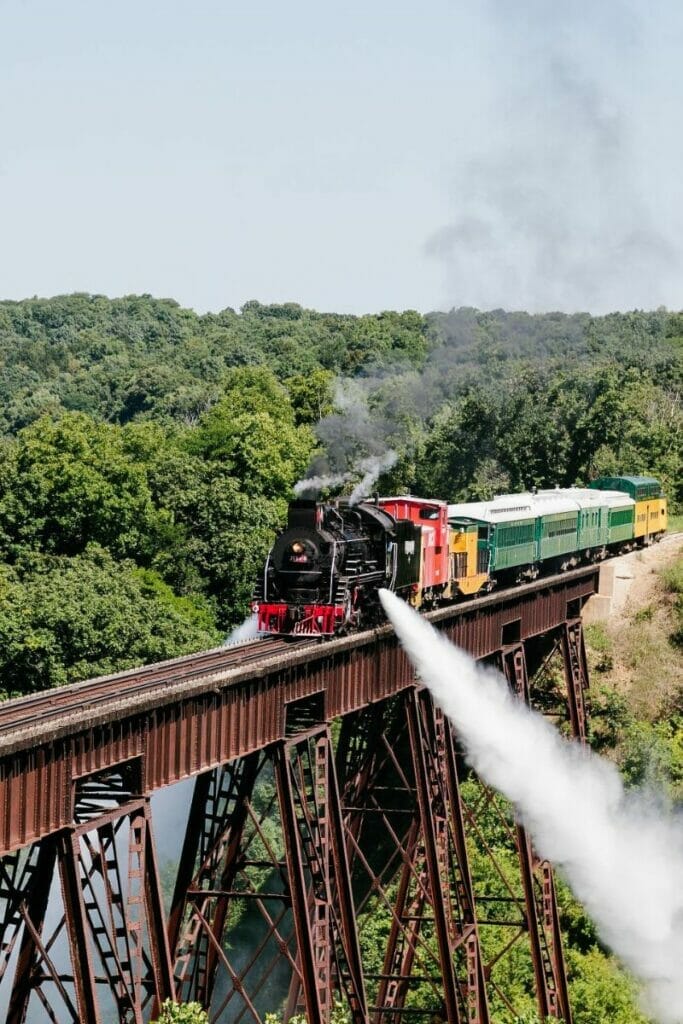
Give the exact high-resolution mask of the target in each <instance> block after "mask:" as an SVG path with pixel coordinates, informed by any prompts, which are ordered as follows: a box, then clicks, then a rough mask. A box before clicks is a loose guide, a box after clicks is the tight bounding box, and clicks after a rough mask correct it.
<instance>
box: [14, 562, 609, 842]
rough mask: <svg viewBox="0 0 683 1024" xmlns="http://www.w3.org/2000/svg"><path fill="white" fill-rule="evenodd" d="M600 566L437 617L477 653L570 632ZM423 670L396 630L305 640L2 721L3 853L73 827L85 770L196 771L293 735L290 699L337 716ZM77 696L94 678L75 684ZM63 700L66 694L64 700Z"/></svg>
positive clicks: (434, 616)
mask: <svg viewBox="0 0 683 1024" xmlns="http://www.w3.org/2000/svg"><path fill="white" fill-rule="evenodd" d="M596 586H597V570H595V569H583V570H576V571H575V572H572V573H567V574H566V576H565V577H561V578H557V577H553V578H552V579H551V580H545V581H537V582H536V583H534V584H529V585H527V586H525V587H520V588H519V589H518V590H517V591H506V592H504V593H501V594H499V595H495V594H492V595H490V596H488V597H485V598H481V599H480V600H479V601H477V602H468V603H464V604H462V605H454V606H452V607H448V608H444V609H441V610H439V611H437V612H433V613H430V614H429V615H428V618H429V619H430V620H431V621H432V622H433V624H434V625H435V626H436V627H437V628H438V629H440V630H442V631H443V632H444V633H445V634H446V635H447V636H448V637H449V639H451V640H452V641H453V642H454V643H456V644H458V645H459V646H460V647H462V648H463V649H464V650H466V651H468V652H469V653H470V654H471V655H472V656H473V657H474V658H478V659H481V658H490V657H493V656H494V655H495V654H496V653H497V652H499V651H500V649H501V647H502V646H503V644H504V642H505V634H506V631H509V630H510V629H511V628H514V631H515V633H516V634H518V636H519V639H520V640H521V641H525V640H527V639H528V638H530V637H534V636H538V635H539V634H544V633H548V632H551V631H553V630H556V629H558V628H559V627H560V626H562V624H563V623H564V622H566V621H567V620H568V619H569V618H573V617H575V615H576V614H578V613H579V612H580V608H581V605H582V603H583V602H584V601H585V600H587V599H588V597H589V596H590V595H591V594H592V593H594V592H595V590H596ZM412 678H413V670H412V667H411V665H410V663H409V661H408V658H407V656H406V655H405V653H404V652H403V651H402V650H401V648H400V647H399V645H398V643H397V641H396V638H395V636H394V634H393V632H392V630H391V629H390V627H388V626H386V627H382V628H380V629H377V630H373V631H370V632H367V633H363V634H359V635H358V636H356V637H349V638H343V639H340V640H333V641H330V642H329V643H327V644H323V645H317V644H312V645H305V646H304V647H303V648H298V647H297V646H296V645H294V646H293V648H292V649H291V653H290V652H289V648H288V649H287V650H286V651H285V652H284V653H280V654H278V656H277V657H272V658H270V660H268V658H266V659H265V660H264V661H260V662H259V661H254V662H249V664H247V665H245V666H243V667H232V668H230V669H229V670H226V671H225V672H224V673H223V674H219V675H218V676H210V677H208V678H206V679H200V680H197V679H194V678H193V679H192V680H191V681H189V682H185V683H183V682H178V683H177V684H176V683H174V684H173V685H171V684H169V685H168V686H166V687H164V688H163V689H162V690H161V692H160V693H157V691H156V690H154V691H153V692H152V693H150V695H149V696H147V695H145V694H144V692H143V693H142V694H141V695H140V694H138V695H137V696H136V697H135V698H130V699H127V700H125V701H124V700H123V699H122V698H121V697H120V696H119V695H118V694H115V693H114V694H112V697H111V700H110V701H109V703H108V705H107V707H106V710H101V711H100V710H98V711H96V712H95V711H93V710H92V709H91V708H90V706H89V705H88V702H87V700H86V699H85V698H84V706H83V708H82V709H81V710H78V708H75V709H73V710H70V712H69V714H68V716H66V717H65V718H64V719H60V718H59V714H58V712H57V711H55V713H54V714H53V715H52V716H51V717H47V718H45V719H41V720H40V721H39V722H38V723H37V724H36V723H35V722H33V719H32V718H31V715H30V713H29V717H28V719H27V721H26V722H25V723H24V726H21V727H20V726H19V725H16V726H14V727H13V728H12V729H11V730H10V731H3V729H2V728H0V857H1V856H3V855H4V854H6V853H9V852H10V851H11V850H13V849H17V848H18V847H21V846H26V845H28V844H29V843H32V842H35V841H37V840H38V839H40V838H42V837H43V836H45V835H49V834H51V833H53V832H56V831H59V830H60V829H62V828H68V827H69V826H70V824H71V821H72V807H71V802H72V791H73V786H74V784H75V782H76V780H77V779H78V778H79V777H83V776H89V775H92V774H93V773H94V772H96V771H101V770H104V769H106V768H108V767H111V766H114V765H117V764H121V763H124V762H126V763H127V762H137V763H139V765H140V772H141V776H142V782H141V785H142V791H143V792H144V793H146V794H150V793H151V792H153V791H154V790H155V789H158V788H159V787H161V786H166V785H169V784H171V783H173V782H178V781H180V780H181V779H184V778H188V777H192V776H196V775H199V774H201V773H202V772H204V771H207V770H208V769H210V768H214V767H219V766H220V765H222V764H226V763H227V762H229V761H233V760H235V759H236V758H239V757H244V756H246V755H247V754H250V753H253V752H254V751H257V750H261V749H263V748H264V747H265V746H268V745H269V744H271V743H277V742H280V741H282V740H283V739H284V738H285V736H286V718H287V710H286V709H287V707H288V706H290V705H291V704H292V703H296V702H297V701H300V700H305V699H307V698H311V699H312V698H314V697H315V696H316V695H317V696H318V698H319V700H320V702H321V705H322V709H323V717H324V718H325V720H327V721H331V720H332V719H334V718H337V717H340V716H343V715H346V714H349V713H350V712H352V711H357V710H359V709H361V708H363V707H367V706H369V705H370V704H372V703H375V702H377V701H381V700H385V699H387V698H388V697H391V696H392V695H394V694H396V693H398V692H400V690H401V689H404V688H405V687H406V686H409V685H410V683H411V682H412ZM63 689H64V690H65V691H69V692H70V693H73V694H74V695H75V696H77V697H80V696H83V695H84V694H85V693H86V692H87V688H85V684H79V687H78V688H76V689H73V690H72V689H71V688H69V687H64V688H63ZM56 699H57V698H55V700H56Z"/></svg>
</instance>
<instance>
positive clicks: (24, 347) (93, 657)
mask: <svg viewBox="0 0 683 1024" xmlns="http://www.w3.org/2000/svg"><path fill="white" fill-rule="evenodd" d="M0 364H1V366H2V373H1V374H0V687H1V688H2V692H3V694H4V695H15V694H19V693H25V692H29V691H32V690H38V689H42V688H45V687H50V686H55V685H61V684H63V683H66V682H70V681H73V680H76V679H80V678H83V677H86V676H92V675H96V674H102V673H106V672H110V671H113V670H115V669H121V668H125V667H127V666H130V665H133V664H139V663H141V662H145V661H151V660H156V659H160V658H167V657H171V656H173V655H176V654H180V653H184V652H187V651H191V650H195V649H198V648H203V647H208V646H212V645H214V644H217V643H220V642H221V641H222V640H223V638H224V637H225V635H226V633H227V632H228V631H229V630H230V629H231V628H232V627H233V626H234V625H235V624H237V623H239V622H240V621H242V620H243V619H244V617H245V614H246V612H247V610H248V603H249V599H250V596H251V592H252V587H253V584H254V580H255V578H256V574H257V572H258V570H259V567H260V565H261V564H262V561H263V558H264V556H265V553H266V551H267V549H268V547H269V544H270V542H271V540H272V537H273V535H274V533H275V531H276V530H277V529H278V528H279V527H280V526H281V525H282V523H283V520H284V516H285V511H286V504H287V501H288V499H289V498H290V497H291V496H292V487H293V484H294V483H295V482H296V481H297V480H298V479H299V478H300V477H302V476H303V475H304V474H305V473H307V472H310V473H313V472H320V471H322V472H328V471H332V472H348V471H351V472H352V471H353V469H354V466H355V465H356V464H357V463H358V462H359V461H360V460H362V459H363V458H366V457H368V456H373V455H382V454H383V453H386V451H387V450H391V451H394V452H395V453H396V456H397V461H396V462H395V465H394V466H393V468H392V469H391V471H390V472H388V473H386V474H385V475H384V476H383V477H382V478H380V480H379V481H378V484H377V487H378V489H379V490H384V491H385V492H386V491H387V490H392V491H397V490H406V489H409V490H410V491H412V492H413V493H417V494H422V495H431V496H437V497H441V498H446V499H450V500H459V499H465V498H477V497H487V496H491V495H493V494H494V493H501V492H504V491H506V490H518V489H522V488H525V487H531V486H554V485H555V484H559V485H568V484H572V483H575V482H578V483H581V482H585V481H587V480H589V479H590V478H591V477H593V476H595V475H598V474H601V473H611V472H615V471H619V472H625V473H627V472H633V473H641V472H648V473H652V474H654V475H656V476H657V477H659V478H660V479H661V480H662V482H663V484H664V487H665V489H666V491H667V493H668V495H669V497H670V500H671V503H672V508H673V510H674V511H676V510H677V509H680V508H681V506H682V505H683V472H682V471H681V468H682V460H683V452H682V442H681V437H682V436H683V430H682V424H683V411H682V409H681V399H680V395H681V383H682V381H683V314H674V313H667V312H665V311H657V312H653V313H645V312H633V313H625V314H617V313H614V314H611V315H609V316H604V317H591V316H589V315H587V314H576V315H572V316H568V315H564V314H560V313H554V314H545V315H536V316H531V315H529V314H526V313H506V312H503V311H502V310H497V311H493V312H485V313H484V312H479V311H477V310H475V309H458V310H453V311H451V312H449V313H432V314H429V315H427V316H422V315H420V314H419V313H416V312H413V311H407V312H400V313H399V312H383V313H379V314H373V315H367V316H349V315H337V314H327V313H316V312H313V311H311V310H307V309H303V308H301V307H300V306H298V305H295V304H293V303H288V304H285V305H262V304H260V303H258V302H248V303H246V305H245V306H244V307H243V308H242V309H241V311H239V312H235V311H234V310H232V309H226V310H224V311H223V312H221V313H218V314H206V315H204V316H199V315H197V314H196V313H194V312H193V311H192V310H188V309H183V308H181V307H180V306H179V305H178V304H177V303H175V302H173V301H171V300H166V299H163V300H160V299H154V298H152V297H151V296H146V295H143V296H131V297H126V298H121V299H114V300H110V299H108V298H105V297H103V296H98V295H87V294H76V295H69V296H62V297H58V298H53V299H31V300H27V301H23V302H2V303H0ZM349 486H351V485H349Z"/></svg>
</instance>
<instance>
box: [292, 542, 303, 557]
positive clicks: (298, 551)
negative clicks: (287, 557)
mask: <svg viewBox="0 0 683 1024" xmlns="http://www.w3.org/2000/svg"><path fill="white" fill-rule="evenodd" d="M305 550H306V549H305V547H304V546H303V544H302V543H301V541H300V540H295V541H294V543H293V544H292V546H291V552H292V554H293V555H303V553H304V551H305Z"/></svg>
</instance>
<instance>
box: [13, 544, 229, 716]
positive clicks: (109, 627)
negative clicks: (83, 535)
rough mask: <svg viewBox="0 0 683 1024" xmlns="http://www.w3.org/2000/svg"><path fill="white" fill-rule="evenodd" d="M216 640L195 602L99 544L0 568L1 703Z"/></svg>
mask: <svg viewBox="0 0 683 1024" xmlns="http://www.w3.org/2000/svg"><path fill="white" fill-rule="evenodd" d="M220 637H221V635H220V634H219V633H217V631H216V630H215V627H214V623H213V616H212V613H211V609H210V607H209V606H208V605H207V603H206V601H203V600H202V599H201V597H194V598H183V597H178V596H177V595H175V594H174V593H173V591H172V590H171V588H170V587H169V586H168V585H167V584H165V583H164V582H163V580H162V579H161V577H160V576H159V575H158V574H157V573H154V572H153V571H151V570H149V569H140V568H138V567H137V566H136V565H135V564H134V563H133V562H130V561H124V562H116V561H115V560H114V559H113V558H112V556H111V555H110V554H109V553H108V552H107V551H106V550H105V549H103V548H101V547H98V546H97V545H90V546H89V547H88V548H86V550H85V551H84V552H82V553H81V554H78V555H74V556H71V557H66V556H40V555H35V554H33V555H30V556H27V557H26V558H25V560H24V562H23V563H22V564H21V565H19V566H17V567H16V568H10V567H7V566H5V567H1V566H0V679H1V680H2V689H3V691H4V695H5V696H11V695H14V694H20V693H28V692H31V691H34V690H44V689H47V688H49V687H51V686H61V685H63V684H64V683H69V682H74V681H75V680H78V679H85V678H89V677H92V676H97V675H104V674H107V673H109V672H114V671H117V670H119V669H123V668H129V667H133V666H135V665H141V664H144V663H147V662H153V661H161V660H163V659H165V658H170V657H174V656H176V655H180V654H187V653H190V652H191V651H196V650H204V649H206V648H208V647H213V646H215V645H216V644H217V643H219V642H220Z"/></svg>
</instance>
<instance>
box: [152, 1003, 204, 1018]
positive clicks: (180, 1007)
mask: <svg viewBox="0 0 683 1024" xmlns="http://www.w3.org/2000/svg"><path fill="white" fill-rule="evenodd" d="M151 1024H209V1015H208V1013H207V1012H206V1010H203V1009H202V1007H201V1006H200V1005H199V1003H174V1002H173V1000H171V999H166V1000H164V1002H163V1003H162V1004H161V1013H160V1014H159V1016H158V1017H157V1019H156V1021H152V1022H151Z"/></svg>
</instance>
